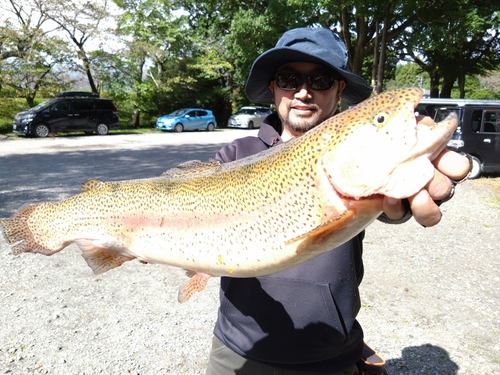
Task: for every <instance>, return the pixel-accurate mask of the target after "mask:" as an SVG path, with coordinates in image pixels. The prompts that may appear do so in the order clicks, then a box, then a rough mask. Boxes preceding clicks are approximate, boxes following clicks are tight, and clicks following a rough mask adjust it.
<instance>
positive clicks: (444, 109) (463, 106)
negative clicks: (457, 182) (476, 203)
mask: <svg viewBox="0 0 500 375" xmlns="http://www.w3.org/2000/svg"><path fill="white" fill-rule="evenodd" d="M443 100H444V101H445V102H446V103H443ZM422 101H423V102H424V103H422V102H421V104H420V105H421V106H424V105H425V106H426V107H427V108H425V109H423V108H422V107H420V108H419V107H417V112H419V109H420V111H422V109H423V110H425V111H426V114H428V115H431V117H433V118H434V121H436V122H439V121H442V120H444V119H445V118H446V116H448V114H449V113H450V111H455V112H457V114H458V119H459V123H458V127H457V129H456V130H455V133H454V134H453V136H452V139H451V140H450V142H449V143H448V148H449V149H451V150H454V151H462V152H465V153H467V154H469V155H471V156H472V161H473V163H472V164H473V165H472V173H471V177H470V178H476V177H479V176H480V175H481V173H483V172H500V100H471V99H422ZM432 101H434V103H432ZM429 111H430V112H429ZM432 113H433V114H434V116H432ZM421 114H423V113H421Z"/></svg>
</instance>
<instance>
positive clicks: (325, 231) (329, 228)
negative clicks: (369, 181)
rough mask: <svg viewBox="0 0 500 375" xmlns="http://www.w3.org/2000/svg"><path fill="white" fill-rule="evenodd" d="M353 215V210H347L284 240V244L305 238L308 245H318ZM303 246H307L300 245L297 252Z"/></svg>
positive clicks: (347, 222)
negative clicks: (309, 229) (305, 231)
mask: <svg viewBox="0 0 500 375" xmlns="http://www.w3.org/2000/svg"><path fill="white" fill-rule="evenodd" d="M353 216H354V212H353V211H350V210H347V211H345V212H343V213H341V214H340V215H338V216H337V217H335V218H334V219H330V220H328V221H327V222H326V223H323V224H321V225H319V226H317V227H316V228H314V229H313V230H311V231H309V232H307V233H304V234H302V235H300V236H298V237H295V238H292V239H291V240H288V241H286V245H290V244H292V243H294V242H297V241H301V240H306V242H307V243H308V244H309V245H313V246H315V245H319V244H321V243H323V242H324V241H326V240H327V239H328V238H330V237H331V235H332V233H333V232H336V231H338V230H340V229H342V228H344V227H345V226H347V224H349V222H350V220H351V219H352V218H353ZM303 248H307V247H305V246H302V245H301V246H299V247H298V248H297V252H300V251H301V249H303Z"/></svg>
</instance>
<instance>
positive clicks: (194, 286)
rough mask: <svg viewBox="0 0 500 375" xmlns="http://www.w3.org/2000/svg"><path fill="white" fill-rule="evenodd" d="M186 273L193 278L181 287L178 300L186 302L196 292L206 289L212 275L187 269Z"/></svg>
mask: <svg viewBox="0 0 500 375" xmlns="http://www.w3.org/2000/svg"><path fill="white" fill-rule="evenodd" d="M186 275H188V276H189V275H191V278H190V279H189V280H188V281H186V282H185V283H184V284H182V285H181V286H180V287H179V294H178V295H177V300H178V301H179V302H180V303H184V302H186V301H187V300H189V299H190V298H191V297H192V296H193V294H195V293H196V292H201V291H203V290H205V287H206V286H207V282H208V279H210V276H208V275H207V274H204V273H198V272H196V271H191V270H187V272H186Z"/></svg>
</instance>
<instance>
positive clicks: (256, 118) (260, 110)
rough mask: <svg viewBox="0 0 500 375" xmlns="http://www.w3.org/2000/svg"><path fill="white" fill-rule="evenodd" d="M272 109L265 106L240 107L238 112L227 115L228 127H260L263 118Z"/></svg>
mask: <svg viewBox="0 0 500 375" xmlns="http://www.w3.org/2000/svg"><path fill="white" fill-rule="evenodd" d="M271 113H273V111H271V110H270V109H269V108H267V107H241V108H240V109H239V110H238V112H236V113H235V114H234V115H232V116H231V117H229V120H228V121H227V127H228V128H248V129H254V128H260V126H261V125H262V122H263V121H264V119H265V118H266V117H267V116H269V115H270V114H271Z"/></svg>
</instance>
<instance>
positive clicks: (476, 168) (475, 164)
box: [469, 156, 481, 180]
mask: <svg viewBox="0 0 500 375" xmlns="http://www.w3.org/2000/svg"><path fill="white" fill-rule="evenodd" d="M471 159H472V169H471V171H470V175H469V179H470V180H472V179H474V178H478V177H479V176H480V175H481V161H480V160H479V159H478V158H476V157H475V156H471Z"/></svg>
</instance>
